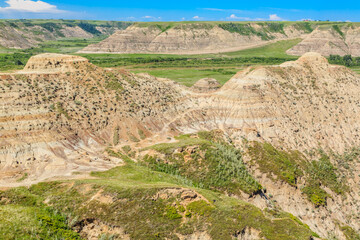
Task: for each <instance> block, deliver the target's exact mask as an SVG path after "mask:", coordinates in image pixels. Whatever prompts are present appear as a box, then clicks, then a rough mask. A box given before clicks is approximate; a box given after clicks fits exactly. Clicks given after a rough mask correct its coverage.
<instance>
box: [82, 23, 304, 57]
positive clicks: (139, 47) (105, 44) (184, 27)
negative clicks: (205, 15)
mask: <svg viewBox="0 0 360 240" xmlns="http://www.w3.org/2000/svg"><path fill="white" fill-rule="evenodd" d="M246 27H247V28H249V29H251V30H252V31H255V30H254V29H257V28H262V25H257V24H252V25H251V26H246ZM264 32H266V31H265V30H264ZM267 33H268V34H269V36H268V39H262V38H261V36H259V34H255V33H253V34H252V33H251V34H248V33H247V34H240V33H236V32H230V31H227V30H224V29H223V28H221V27H219V26H217V25H215V26H213V25H209V24H195V23H191V24H179V25H177V26H175V27H172V28H169V29H166V30H163V29H161V28H159V27H157V26H156V25H151V26H148V27H142V26H137V25H133V26H130V27H128V28H127V29H126V30H121V31H117V32H116V33H115V34H113V35H112V36H110V37H109V38H107V39H105V40H104V41H102V42H100V43H98V44H92V45H89V46H88V47H86V48H84V49H83V50H81V51H80V52H82V53H179V54H184V53H205V52H207V53H211V52H224V51H235V50H240V49H244V48H249V47H255V46H258V45H262V44H265V43H267V42H269V40H270V39H272V41H275V40H280V39H288V38H297V37H300V36H302V34H304V31H302V30H298V29H296V28H295V27H293V26H286V27H284V31H282V32H273V33H269V32H268V31H267Z"/></svg>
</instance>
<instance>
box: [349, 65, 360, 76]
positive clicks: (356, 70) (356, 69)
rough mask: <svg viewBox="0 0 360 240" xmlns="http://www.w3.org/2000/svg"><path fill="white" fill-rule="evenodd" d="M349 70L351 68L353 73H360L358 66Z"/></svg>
mask: <svg viewBox="0 0 360 240" xmlns="http://www.w3.org/2000/svg"><path fill="white" fill-rule="evenodd" d="M350 69H351V70H353V71H354V72H355V73H357V74H360V67H359V66H356V67H351V68H350Z"/></svg>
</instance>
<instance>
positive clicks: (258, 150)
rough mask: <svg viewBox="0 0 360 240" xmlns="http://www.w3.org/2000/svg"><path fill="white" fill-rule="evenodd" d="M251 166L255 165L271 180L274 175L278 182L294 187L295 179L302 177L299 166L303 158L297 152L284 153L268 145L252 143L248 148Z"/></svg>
mask: <svg viewBox="0 0 360 240" xmlns="http://www.w3.org/2000/svg"><path fill="white" fill-rule="evenodd" d="M248 151H249V155H250V157H251V158H252V164H257V165H258V166H259V169H260V171H262V172H264V173H267V174H268V177H270V178H272V175H275V176H276V177H277V178H278V179H279V180H282V181H284V182H287V183H288V184H290V185H292V186H296V184H297V179H298V178H299V177H302V176H303V175H304V172H303V170H302V168H301V166H302V165H303V164H304V158H303V156H302V155H301V154H300V153H299V152H297V151H291V152H286V151H282V150H277V149H276V148H274V147H273V146H272V145H271V144H270V143H259V142H254V143H253V144H252V145H251V146H250V147H249V148H248Z"/></svg>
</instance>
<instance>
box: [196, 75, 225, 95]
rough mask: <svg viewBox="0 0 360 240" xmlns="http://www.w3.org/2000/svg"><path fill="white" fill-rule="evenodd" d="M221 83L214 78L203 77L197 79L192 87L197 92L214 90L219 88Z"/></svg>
mask: <svg viewBox="0 0 360 240" xmlns="http://www.w3.org/2000/svg"><path fill="white" fill-rule="evenodd" d="M220 87H221V84H220V83H219V82H218V81H217V80H216V79H214V78H203V79H200V80H199V81H197V82H196V83H195V84H194V85H193V86H192V87H191V89H192V90H193V91H195V92H204V93H205V92H213V91H216V90H218V89H219V88H220Z"/></svg>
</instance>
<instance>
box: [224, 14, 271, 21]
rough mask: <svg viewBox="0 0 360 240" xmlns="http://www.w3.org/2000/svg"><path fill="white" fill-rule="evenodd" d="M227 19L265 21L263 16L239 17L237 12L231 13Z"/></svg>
mask: <svg viewBox="0 0 360 240" xmlns="http://www.w3.org/2000/svg"><path fill="white" fill-rule="evenodd" d="M226 19H227V20H243V21H264V20H265V19H263V18H249V17H238V16H236V15H235V14H231V15H230V16H229V17H227V18H226Z"/></svg>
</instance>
